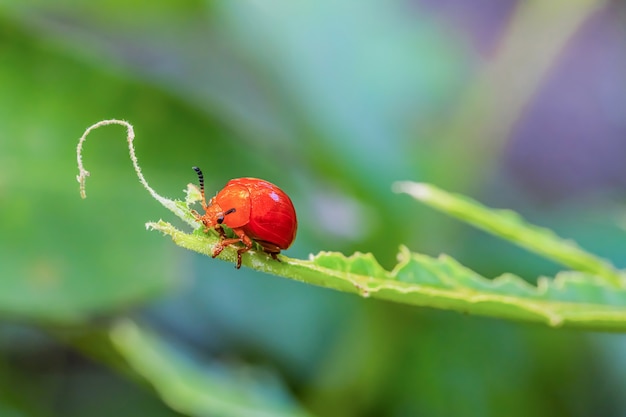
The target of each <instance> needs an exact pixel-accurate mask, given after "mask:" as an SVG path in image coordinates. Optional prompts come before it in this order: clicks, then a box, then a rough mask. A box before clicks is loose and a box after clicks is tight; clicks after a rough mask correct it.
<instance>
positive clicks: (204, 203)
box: [192, 167, 207, 209]
mask: <svg viewBox="0 0 626 417" xmlns="http://www.w3.org/2000/svg"><path fill="white" fill-rule="evenodd" d="M192 168H193V170H194V171H196V174H198V182H199V183H200V194H201V195H202V207H203V208H204V209H206V206H207V205H206V197H204V175H203V174H202V170H201V169H200V168H198V167H192Z"/></svg>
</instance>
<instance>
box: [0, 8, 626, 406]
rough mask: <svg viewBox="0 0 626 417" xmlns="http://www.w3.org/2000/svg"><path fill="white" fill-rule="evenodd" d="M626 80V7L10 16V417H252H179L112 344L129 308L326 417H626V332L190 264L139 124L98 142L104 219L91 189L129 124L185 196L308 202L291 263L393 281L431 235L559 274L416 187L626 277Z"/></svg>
mask: <svg viewBox="0 0 626 417" xmlns="http://www.w3.org/2000/svg"><path fill="white" fill-rule="evenodd" d="M625 74H626V4H625V3H624V2H623V1H612V2H611V1H591V0H589V1H553V2H542V1H539V0H535V1H527V2H524V1H519V2H516V1H502V0H476V1H472V2H467V1H462V0H443V1H433V0H403V1H383V0H370V1H345V0H341V1H326V0H321V1H308V2H307V1H304V2H297V1H284V0H283V1H280V0H278V1H276V0H275V1H272V0H268V1H247V2H246V1H238V0H229V1H215V2H211V1H206V2H204V1H174V0H165V1H159V2H149V1H142V0H136V1H101V2H98V1H96V2H77V1H71V0H64V1H55V2H47V1H43V0H42V1H39V2H37V1H16V0H2V1H0V203H1V204H0V318H1V321H0V416H2V417H5V416H8V417H14V416H37V417H38V416H64V417H73V416H93V417H99V416H111V415H116V416H178V415H208V416H212V415H225V416H228V415H241V414H234V413H233V414H229V413H228V412H222V413H208V414H202V413H189V412H187V411H185V410H183V409H180V408H177V409H178V411H174V410H173V409H172V408H170V407H169V406H168V405H166V403H165V402H163V401H162V399H161V398H160V396H159V395H158V394H157V393H156V392H155V391H154V390H153V389H152V388H151V387H150V385H149V384H146V383H145V381H144V380H143V379H142V378H141V377H139V376H138V375H136V374H134V373H133V372H132V371H131V370H130V369H129V368H128V367H127V366H125V365H124V364H123V361H121V360H120V358H119V357H118V352H116V350H115V349H114V347H113V346H111V345H110V343H109V342H108V338H107V336H106V335H107V331H108V329H109V326H110V323H112V322H113V321H114V320H115V319H117V318H120V317H131V318H133V319H134V320H138V321H139V322H141V323H143V325H144V326H146V327H147V328H150V329H152V331H153V332H154V334H156V335H158V337H159V338H160V339H161V340H162V341H164V342H165V343H168V344H170V343H171V344H172V346H175V348H173V349H174V350H175V351H176V355H179V356H180V357H183V358H187V359H189V360H193V361H197V362H194V363H198V364H201V365H202V366H209V367H211V366H219V367H220V369H223V370H224V372H226V373H228V372H230V371H232V370H233V369H239V367H241V366H245V367H247V368H248V367H249V369H253V370H255V372H262V373H263V374H264V375H269V376H271V379H272V381H275V382H276V381H277V382H276V383H277V384H278V385H279V386H280V387H282V388H281V390H282V391H281V392H282V394H281V395H284V396H286V397H287V398H289V401H292V402H294V403H297V404H299V405H300V407H301V408H302V409H305V410H308V412H309V413H310V414H311V415H316V416H501V415H507V416H529V415H532V416H554V415H560V416H565V415H568V416H588V415H602V416H623V415H626V396H625V395H624V394H625V392H626V337H624V336H622V335H612V334H589V333H583V332H575V331H564V330H553V329H548V328H544V327H542V326H535V325H526V324H518V323H511V322H500V321H497V320H492V319H484V318H476V317H470V316H463V315H459V314H456V313H448V312H440V311H433V310H427V309H416V308H410V307H407V306H398V305H394V304H392V303H386V302H378V301H374V300H367V299H359V298H357V297H354V296H350V295H346V294H341V293H336V292H332V291H329V290H323V289H319V288H314V287H310V286H307V285H304V284H299V283H295V282H291V281H287V280H284V279H279V278H275V277H271V276H266V275H262V274H258V273H255V272H252V271H248V270H245V269H243V270H239V271H237V270H235V269H234V267H233V265H232V264H227V263H223V262H220V261H212V260H210V259H208V258H205V257H201V256H198V255H195V254H192V253H188V252H186V251H184V250H182V249H180V248H178V247H176V246H175V245H174V244H173V243H172V242H171V241H170V240H169V239H168V238H163V237H162V236H161V235H160V234H158V233H154V232H147V231H146V230H145V228H144V223H145V222H146V221H150V220H158V219H159V218H161V217H163V218H164V219H165V220H168V221H172V220H173V219H172V216H171V214H170V213H169V212H167V211H166V210H164V209H163V208H162V207H161V206H160V205H159V204H157V203H156V202H155V201H154V200H152V199H151V198H150V196H149V195H148V194H147V193H146V192H145V191H144V190H143V188H142V187H141V186H140V184H139V183H138V181H137V180H136V177H135V174H134V172H133V170H132V167H131V164H130V161H129V160H128V155H127V153H128V151H127V148H126V144H125V142H124V137H125V133H124V130H123V129H122V128H121V127H117V126H115V127H106V128H102V129H99V130H97V131H95V132H94V133H92V135H91V136H90V137H89V139H88V141H87V143H86V144H85V153H84V162H85V167H86V168H87V169H88V170H89V171H90V172H91V173H92V176H91V177H90V179H89V181H88V184H87V194H88V198H87V199H86V200H84V201H83V200H81V199H80V197H79V194H78V184H77V183H76V180H75V176H76V174H77V168H76V156H75V146H76V143H77V140H78V137H80V135H81V134H82V133H83V131H84V129H85V128H87V127H88V126H89V125H91V124H92V123H95V122H97V121H99V120H102V119H109V118H120V119H125V120H128V121H130V122H131V123H132V124H133V125H134V126H135V132H136V134H137V140H136V141H135V144H136V147H137V155H138V157H139V162H140V164H141V165H142V169H143V172H144V174H145V176H146V177H147V179H148V181H149V182H150V184H151V185H152V186H153V187H154V188H155V189H156V190H157V191H158V192H160V193H161V194H163V195H165V196H168V197H171V198H180V199H182V198H183V197H184V194H183V189H184V188H185V187H186V184H187V183H189V182H195V181H196V178H195V174H194V172H193V171H192V170H191V166H193V165H198V166H200V167H202V169H203V170H204V172H205V177H206V187H207V190H209V193H213V192H214V191H217V190H219V189H220V188H221V187H222V186H223V185H224V184H225V183H226V182H227V181H228V180H229V179H230V178H234V177H242V176H255V177H261V178H265V179H267V180H269V181H272V182H274V183H276V184H278V185H280V187H281V188H283V189H284V190H285V191H287V192H288V193H289V194H290V196H291V197H292V199H293V202H294V204H295V206H296V208H297V210H298V215H299V231H298V237H297V239H296V242H295V244H294V245H293V246H292V248H290V249H289V250H288V251H287V255H288V256H291V257H298V258H306V257H307V256H308V254H310V253H316V252H318V251H320V250H336V251H341V252H344V253H346V254H350V253H352V252H354V251H357V250H358V251H364V252H373V253H374V254H375V255H376V257H377V258H378V260H379V261H380V262H381V263H382V264H383V265H384V266H385V267H387V268H391V267H393V265H394V262H395V254H396V252H397V248H398V245H399V244H406V245H408V246H409V247H410V248H411V250H413V251H417V252H422V253H427V254H431V255H437V254H439V253H442V252H445V253H448V254H450V255H452V256H454V257H456V258H457V259H459V260H460V261H461V262H463V263H464V264H466V265H467V266H469V267H471V268H474V269H476V270H477V271H478V272H480V273H482V274H484V275H486V276H491V277H495V276H497V275H499V274H501V273H503V272H514V273H517V274H520V275H521V276H523V277H525V278H526V279H528V280H529V281H531V282H534V281H535V280H536V277H537V276H539V275H552V274H554V273H555V272H556V271H558V270H559V266H558V265H554V264H551V263H548V262H545V261H542V260H541V259H537V258H536V257H534V256H532V255H530V254H527V253H525V252H524V251H522V250H520V249H518V248H515V247H511V246H509V245H508V244H503V243H502V242H500V241H498V240H496V239H494V238H492V237H489V236H486V235H485V234H483V233H481V232H477V231H474V230H472V229H470V228H469V227H467V226H466V225H463V224H461V223H458V222H456V221H454V220H451V219H448V218H446V217H444V216H442V215H440V214H438V213H435V212H433V211H431V210H429V209H426V208H422V207H420V206H417V205H416V204H415V203H414V202H413V201H411V200H410V199H409V198H408V197H406V196H401V195H395V194H393V193H392V192H391V184H392V182H393V181H396V180H405V179H410V180H417V181H428V182H432V183H434V184H436V185H438V186H441V187H444V188H446V189H448V190H450V191H455V192H461V193H464V194H468V195H471V196H472V197H474V198H477V199H479V200H481V201H483V202H485V203H487V204H489V205H491V206H494V207H506V208H512V209H514V210H517V211H518V212H520V213H522V214H523V215H524V216H525V217H527V218H528V219H530V220H531V221H533V222H535V223H538V224H540V225H542V226H546V227H550V228H552V229H554V230H556V231H557V232H558V233H559V234H561V235H562V236H564V237H567V238H573V239H576V240H577V241H578V242H579V243H580V244H581V245H582V246H583V247H585V248H587V249H589V250H591V251H594V252H596V253H598V254H599V255H601V256H604V257H607V258H609V259H611V260H612V261H613V262H614V263H615V264H616V265H617V266H619V267H622V268H623V267H625V266H626V251H624V242H625V236H624V228H625V227H626V215H625V211H624V196H625V193H624V191H623V190H624V186H625V185H626V164H624V160H626V159H625V158H626V75H625ZM191 358H194V359H191ZM198 366H199V367H200V365H198ZM201 369H202V368H201ZM206 394H207V395H208V396H211V394H212V393H211V392H207V393H206ZM267 395H268V396H271V395H272V394H271V393H268V394H267ZM261 411H262V410H259V413H261ZM249 415H252V414H249ZM258 415H264V414H258ZM265 415H268V414H265ZM269 415H271V414H269Z"/></svg>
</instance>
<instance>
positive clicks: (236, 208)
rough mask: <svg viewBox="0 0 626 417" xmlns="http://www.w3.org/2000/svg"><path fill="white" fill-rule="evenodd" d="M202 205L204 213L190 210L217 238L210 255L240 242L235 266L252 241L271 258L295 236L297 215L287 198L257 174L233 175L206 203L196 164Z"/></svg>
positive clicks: (238, 264) (195, 169) (239, 264)
mask: <svg viewBox="0 0 626 417" xmlns="http://www.w3.org/2000/svg"><path fill="white" fill-rule="evenodd" d="M193 170H194V171H196V174H198V180H199V182H200V193H201V194H202V208H203V209H204V214H203V215H200V214H199V213H197V212H195V211H194V212H193V214H194V216H196V219H198V220H199V221H200V222H202V224H204V227H205V229H204V230H205V232H207V231H209V230H210V229H215V230H216V231H217V232H218V233H219V235H220V241H219V243H218V244H217V246H216V247H215V249H214V250H213V257H214V258H215V257H216V256H217V255H219V254H220V253H221V252H222V251H223V250H224V248H226V247H227V246H230V245H233V244H236V243H239V242H241V243H243V245H244V246H243V247H240V248H239V249H237V269H239V268H240V267H241V254H242V253H244V252H247V251H249V250H250V249H251V248H252V242H253V241H254V242H256V243H258V244H259V245H261V247H262V248H263V250H264V251H265V252H266V253H268V254H269V255H270V256H271V257H272V258H273V259H276V260H277V261H278V260H279V259H278V257H277V256H276V255H278V254H279V253H280V251H281V250H282V249H287V248H288V247H289V246H291V243H292V242H293V240H294V239H295V238H296V230H297V228H298V219H297V218H296V210H295V209H294V207H293V203H292V202H291V199H290V198H289V196H287V194H285V192H284V191H283V190H281V189H280V188H278V187H277V186H275V185H274V184H272V183H270V182H267V181H264V180H260V179H258V178H235V179H233V180H230V181H228V183H227V184H226V186H225V187H224V188H223V189H222V190H221V191H220V192H218V193H217V194H216V195H215V197H213V198H211V200H210V201H209V204H207V202H206V197H205V196H204V176H203V175H202V171H201V170H200V168H198V167H193ZM222 225H226V226H228V227H229V228H230V229H232V231H233V232H234V234H235V235H236V236H237V237H235V238H228V237H227V236H226V234H225V232H224V228H223V227H222Z"/></svg>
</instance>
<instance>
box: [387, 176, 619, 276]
mask: <svg viewBox="0 0 626 417" xmlns="http://www.w3.org/2000/svg"><path fill="white" fill-rule="evenodd" d="M394 189H395V190H396V191H397V192H403V193H406V194H409V195H410V196H412V197H413V198H415V199H416V200H418V201H421V202H422V203H425V204H427V205H429V206H431V207H433V208H435V209H437V210H441V211H443V212H445V213H447V214H449V215H450V216H453V217H456V218H458V219H460V220H463V221H465V222H467V223H470V224H471V225H473V226H475V227H477V228H479V229H482V230H485V231H487V232H489V233H491V234H493V235H496V236H499V237H502V238H504V239H507V240H510V241H511V242H513V243H516V244H517V245H519V246H521V247H523V248H526V249H528V250H531V251H533V252H535V253H537V254H539V255H542V256H544V257H546V258H548V259H551V260H554V261H556V262H559V263H561V264H563V265H565V266H567V267H569V268H572V269H575V270H578V271H583V272H588V273H590V274H594V275H598V276H599V277H601V278H602V279H604V280H606V281H607V282H608V283H610V284H612V285H615V286H619V287H623V286H624V284H625V283H626V281H625V278H624V274H623V273H622V272H620V271H618V270H617V269H616V268H615V267H614V266H613V265H612V264H611V263H610V262H609V261H607V260H605V259H601V258H599V257H597V256H595V255H593V254H591V253H589V252H586V251H584V250H583V249H581V248H580V247H579V246H578V245H577V244H576V243H575V242H573V241H571V240H564V239H562V238H560V237H558V236H557V235H556V234H555V233H554V232H553V231H551V230H549V229H545V228H541V227H537V226H534V225H531V224H529V223H527V222H525V221H524V219H522V217H521V216H520V215H519V214H517V213H515V212H514V211H511V210H493V209H489V208H487V207H485V206H483V205H482V204H480V203H478V202H477V201H474V200H472V199H470V198H467V197H465V196H461V195H458V194H452V193H448V192H446V191H444V190H441V189H439V188H437V187H435V186H434V185H431V184H424V183H416V182H410V181H406V182H398V183H396V184H394Z"/></svg>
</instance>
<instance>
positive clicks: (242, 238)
mask: <svg viewBox="0 0 626 417" xmlns="http://www.w3.org/2000/svg"><path fill="white" fill-rule="evenodd" d="M218 227H219V228H220V230H221V233H220V231H219V230H218V233H220V235H221V239H220V241H219V242H218V244H217V245H215V248H214V249H213V257H214V258H215V257H216V256H218V255H219V254H220V253H222V251H223V250H224V248H226V247H227V246H230V245H233V244H235V243H238V242H241V243H243V244H244V247H243V248H239V249H237V265H236V266H235V268H237V269H239V268H241V254H242V253H244V252H247V251H249V250H250V249H252V240H251V239H250V238H249V237H248V235H246V233H245V232H244V231H243V230H241V229H233V232H234V233H235V234H236V235H237V237H236V238H232V239H227V238H226V234H225V233H224V229H223V228H222V227H221V226H218ZM216 230H217V227H216Z"/></svg>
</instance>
